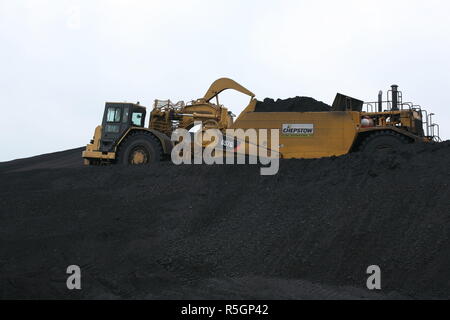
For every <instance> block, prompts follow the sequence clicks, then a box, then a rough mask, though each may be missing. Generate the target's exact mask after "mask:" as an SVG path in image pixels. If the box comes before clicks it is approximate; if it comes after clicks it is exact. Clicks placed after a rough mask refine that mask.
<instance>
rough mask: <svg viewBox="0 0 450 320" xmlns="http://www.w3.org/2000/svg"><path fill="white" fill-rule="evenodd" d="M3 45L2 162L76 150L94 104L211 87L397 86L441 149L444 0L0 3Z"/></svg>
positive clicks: (234, 101)
mask: <svg viewBox="0 0 450 320" xmlns="http://www.w3.org/2000/svg"><path fill="white" fill-rule="evenodd" d="M0 46H1V47H0V101H1V102H0V106H1V111H2V113H1V118H0V125H1V129H2V134H1V135H0V145H1V149H0V161H4V160H10V159H14V158H20V157H26V156H31V155H36V154H42V153H46V152H52V151H58V150H64V149H68V148H73V147H78V146H82V145H85V144H86V143H87V142H88V141H89V140H90V139H91V138H92V135H93V131H94V128H95V126H96V125H98V124H99V123H100V121H101V116H102V113H103V108H104V102H105V101H129V102H136V101H140V102H141V104H142V105H145V106H147V107H151V106H152V103H153V100H154V99H156V98H158V99H169V98H170V99H171V100H173V101H177V100H191V99H194V98H199V97H201V96H203V94H204V93H205V91H206V89H207V88H208V87H209V85H210V83H211V82H212V81H214V80H215V79H217V78H220V77H230V78H232V79H234V80H236V81H238V82H239V83H241V84H242V85H244V86H245V87H247V88H248V89H250V90H251V91H253V92H254V93H255V94H256V95H257V97H258V98H260V99H262V98H265V97H273V98H287V97H291V96H296V95H306V96H312V97H314V98H316V99H318V100H322V101H324V102H327V103H329V104H331V103H332V101H333V99H334V96H335V94H336V92H342V93H345V94H348V95H351V96H354V97H356V98H360V99H363V100H366V101H369V100H376V97H377V93H378V90H380V89H382V90H384V91H385V90H387V89H388V88H389V86H390V85H391V84H394V83H396V84H398V85H400V89H401V90H403V94H404V101H411V100H412V101H413V102H415V103H418V104H421V105H422V106H426V107H427V109H428V110H430V111H432V112H434V113H436V117H435V119H436V120H437V122H439V123H440V124H441V136H442V137H443V138H445V139H449V138H450V124H448V123H447V125H446V124H445V122H446V121H447V122H448V120H449V118H450V111H449V106H448V104H449V102H450V97H449V94H450V59H449V57H450V1H447V0H442V1H439V0H427V1H414V0H404V1H402V0H389V1H384V0H376V1H371V0H354V1H350V0H339V1H336V0H330V1H325V0H322V1H321V0H305V1H300V0H296V1H275V0H274V1H261V0H259V1H258V0H255V1H248V0H246V1H244V0H237V1H234V0H224V1H213V0H209V1H207V0H205V1H202V0H184V1H169V0H166V1H156V0H154V1H144V0H142V1H138V0H134V1H133V0H123V1H122V0H116V1H113V0H104V1H102V0H28V1H25V0H22V1H19V0H0ZM221 103H224V104H225V105H228V107H229V108H230V109H231V110H232V111H233V112H234V113H236V114H239V112H240V111H241V110H242V109H243V108H244V107H245V106H246V104H247V103H248V97H246V96H241V95H240V94H235V93H225V94H224V95H223V97H222V99H221Z"/></svg>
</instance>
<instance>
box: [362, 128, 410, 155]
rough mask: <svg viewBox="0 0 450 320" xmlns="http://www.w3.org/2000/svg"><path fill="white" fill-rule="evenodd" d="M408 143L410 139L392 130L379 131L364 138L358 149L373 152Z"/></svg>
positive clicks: (395, 147) (391, 148)
mask: <svg viewBox="0 0 450 320" xmlns="http://www.w3.org/2000/svg"><path fill="white" fill-rule="evenodd" d="M408 143H411V140H410V139H408V138H407V137H405V136H403V135H401V134H398V133H396V132H394V131H379V132H374V133H372V134H371V135H370V136H368V137H367V138H366V139H364V141H363V142H362V144H361V147H360V148H359V150H360V151H362V152H365V153H374V152H380V151H388V150H394V149H397V148H399V147H400V146H402V145H405V144H408Z"/></svg>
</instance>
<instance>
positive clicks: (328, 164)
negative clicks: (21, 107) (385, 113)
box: [0, 142, 450, 299]
mask: <svg viewBox="0 0 450 320" xmlns="http://www.w3.org/2000/svg"><path fill="white" fill-rule="evenodd" d="M77 153H78V151H76V152H74V151H68V152H62V153H59V154H54V155H47V156H46V159H47V163H54V164H57V165H56V167H55V168H54V169H50V168H48V167H47V168H39V166H40V163H41V160H42V158H39V157H38V158H35V159H34V160H28V162H22V163H26V165H25V166H24V168H23V170H20V168H19V165H18V164H17V166H12V163H11V162H10V163H7V164H6V165H5V164H0V177H1V180H2V183H1V184H0V194H1V198H0V218H1V221H2V223H1V224H0V241H1V243H2V246H0V261H1V263H0V298H64V299H66V298H69V299H72V298H75V299H78V298H83V299H91V298H113V299H114V298H146V299H167V298H168V299H186V298H191V299H208V298H210V299H211V298H213V299H222V298H228V299H245V298H253V299H308V298H325V299H337V298H344V299H347V298H348V299H354V298H366V299H387V298H394V299H395V298H402V299H403V298H413V299H419V298H440V299H448V298H450V256H449V255H448V252H449V250H450V239H449V237H450V232H449V226H450V215H449V212H450V210H449V208H450V203H449V200H448V199H449V196H450V189H449V185H448V183H449V180H450V179H449V177H450V170H449V168H450V142H445V143H440V144H415V145H407V146H405V147H403V148H401V149H399V150H396V151H391V152H383V153H380V154H377V155H367V154H364V153H354V154H349V155H345V156H342V157H337V158H336V157H333V158H324V159H315V160H283V161H281V163H280V171H279V173H278V174H277V175H275V176H260V174H259V167H258V166H207V165H197V166H188V165H185V166H175V165H173V164H171V163H168V162H167V163H161V164H158V165H152V166H146V167H122V166H108V167H81V166H74V163H76V161H77V159H78V157H79V155H77V156H75V155H76V154H77ZM70 155H72V157H73V159H70ZM61 158H62V160H61ZM58 159H60V160H58ZM33 161H35V163H33ZM64 162H66V163H67V167H65V168H64V167H62V166H63V163H64ZM41 165H42V164H41ZM47 166H48V165H47ZM44 167H45V166H44ZM36 168H39V169H36ZM71 264H77V265H79V266H80V267H81V268H82V272H83V290H81V291H78V292H73V291H68V290H67V288H66V285H65V281H66V279H67V275H66V273H65V270H66V268H67V266H68V265H71ZM374 264H375V265H379V266H380V267H381V270H382V288H383V290H382V291H381V292H376V293H374V292H369V291H368V290H367V288H366V287H365V284H366V279H367V277H368V275H367V274H366V268H367V267H368V266H370V265H374Z"/></svg>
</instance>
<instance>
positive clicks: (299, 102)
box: [255, 97, 331, 112]
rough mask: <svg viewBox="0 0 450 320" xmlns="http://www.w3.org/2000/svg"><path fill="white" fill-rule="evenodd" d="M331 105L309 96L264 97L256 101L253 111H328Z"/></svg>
mask: <svg viewBox="0 0 450 320" xmlns="http://www.w3.org/2000/svg"><path fill="white" fill-rule="evenodd" d="M330 110H331V106H329V105H328V104H326V103H323V102H321V101H317V100H316V99H314V98H310V97H295V98H289V99H285V100H282V99H278V100H277V101H275V100H273V99H271V98H266V99H264V101H258V102H257V103H256V106H255V112H325V111H330Z"/></svg>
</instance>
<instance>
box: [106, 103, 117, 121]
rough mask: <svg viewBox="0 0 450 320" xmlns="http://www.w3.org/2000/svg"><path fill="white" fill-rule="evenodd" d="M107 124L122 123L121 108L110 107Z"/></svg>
mask: <svg viewBox="0 0 450 320" xmlns="http://www.w3.org/2000/svg"><path fill="white" fill-rule="evenodd" d="M106 121H107V122H120V108H118V107H109V108H108V113H107V115H106Z"/></svg>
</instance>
